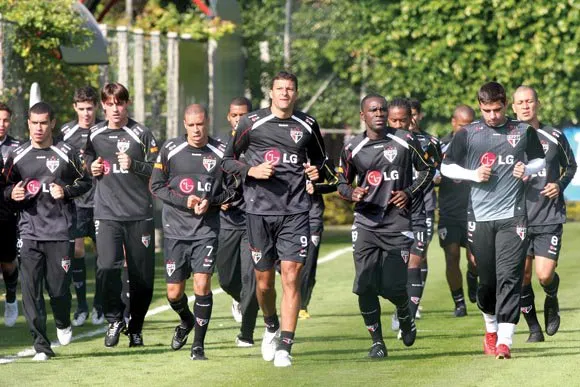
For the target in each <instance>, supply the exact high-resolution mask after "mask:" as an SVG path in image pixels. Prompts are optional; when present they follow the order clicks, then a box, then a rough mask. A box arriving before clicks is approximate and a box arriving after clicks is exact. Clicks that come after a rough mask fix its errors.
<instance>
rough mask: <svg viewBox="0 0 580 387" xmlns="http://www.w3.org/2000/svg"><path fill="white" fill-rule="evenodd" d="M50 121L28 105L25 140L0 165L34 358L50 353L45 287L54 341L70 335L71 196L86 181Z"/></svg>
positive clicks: (45, 108)
mask: <svg viewBox="0 0 580 387" xmlns="http://www.w3.org/2000/svg"><path fill="white" fill-rule="evenodd" d="M55 124H56V121H55V119H54V112H53V110H52V108H51V107H50V105H48V104H46V103H44V102H39V103H37V104H35V105H33V106H32V107H31V108H30V110H29V111H28V128H29V130H30V140H29V141H27V142H25V143H24V144H22V145H21V146H20V147H18V148H17V149H15V150H14V151H13V152H11V153H10V155H9V156H8V160H7V161H6V167H5V168H4V176H5V178H6V184H7V187H6V190H5V191H4V198H5V199H6V200H10V201H11V202H12V203H14V204H15V205H16V206H17V207H18V209H19V220H18V230H19V232H20V240H19V247H20V259H19V261H20V270H21V272H20V275H21V276H22V281H21V283H22V305H23V308H24V316H25V317H26V321H27V323H28V327H29V328H30V332H31V333H32V337H33V341H34V349H35V351H36V355H35V356H34V358H33V360H38V361H44V360H48V359H49V358H50V357H52V356H54V352H53V351H52V349H51V346H50V340H49V339H48V336H47V334H46V310H45V305H44V295H43V289H44V288H45V287H46V289H47V291H48V295H49V297H50V305H51V307H52V312H53V314H54V320H55V325H56V332H57V337H58V340H59V342H60V344H61V345H67V344H69V343H70V341H71V339H72V327H71V321H70V309H71V294H70V279H71V276H70V268H71V257H72V255H73V253H74V243H73V240H72V236H73V230H74V218H75V208H74V201H73V198H74V197H76V196H79V195H82V194H83V193H85V192H87V191H88V190H89V189H90V186H91V182H90V179H89V178H88V176H87V174H86V172H85V171H84V169H83V167H82V163H81V161H80V159H79V157H78V152H77V151H76V150H74V149H73V148H72V147H70V146H69V145H67V144H66V143H64V142H60V143H58V144H55V143H54V141H53V138H52V129H53V128H54V126H55Z"/></svg>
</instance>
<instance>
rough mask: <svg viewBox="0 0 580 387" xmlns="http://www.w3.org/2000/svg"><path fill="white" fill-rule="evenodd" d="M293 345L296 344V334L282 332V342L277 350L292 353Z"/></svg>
mask: <svg viewBox="0 0 580 387" xmlns="http://www.w3.org/2000/svg"><path fill="white" fill-rule="evenodd" d="M292 344H294V332H289V331H282V332H280V342H279V343H278V348H276V349H277V350H284V351H288V353H290V351H292Z"/></svg>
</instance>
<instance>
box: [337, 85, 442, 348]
mask: <svg viewBox="0 0 580 387" xmlns="http://www.w3.org/2000/svg"><path fill="white" fill-rule="evenodd" d="M387 113H388V117H389V118H388V122H389V125H396V126H400V127H408V125H409V123H410V120H411V107H410V106H409V104H408V102H407V101H406V100H404V99H395V100H393V101H392V102H391V104H390V105H389V107H387V101H386V100H385V98H384V97H382V96H381V95H378V94H370V95H367V96H366V97H365V98H363V100H362V102H361V112H360V117H361V119H362V120H363V121H364V123H365V126H366V131H365V132H363V133H361V134H359V135H357V136H355V137H354V138H353V139H352V140H350V141H349V142H348V143H347V144H346V146H345V147H344V148H343V150H342V153H341V157H340V168H339V172H340V174H339V183H338V192H339V194H340V196H341V197H342V198H344V199H346V200H349V201H352V202H355V209H354V210H355V214H354V215H355V216H354V224H353V226H352V242H353V247H354V254H353V255H354V264H355V279H354V285H353V292H354V293H355V294H357V295H358V302H359V308H360V311H361V314H362V316H363V319H364V322H365V325H366V327H367V329H368V331H369V333H370V335H371V338H372V341H373V344H372V346H371V349H370V351H369V353H368V356H369V357H370V358H377V359H379V358H384V357H386V356H387V348H386V346H385V343H384V341H383V334H382V325H381V306H380V303H379V297H378V296H379V295H380V296H381V297H383V298H386V299H388V300H389V301H391V302H392V303H393V304H394V305H395V306H396V308H397V316H398V320H399V325H400V328H401V330H402V339H403V343H404V344H405V345H406V346H411V345H413V343H414V342H415V337H416V335H417V329H416V327H415V319H414V315H413V314H412V313H410V308H409V296H408V294H407V264H408V263H409V249H410V248H411V245H412V244H413V233H412V226H411V200H412V198H413V196H414V195H418V194H420V193H421V192H422V191H423V190H424V189H425V187H426V186H427V185H428V184H429V182H430V181H431V179H432V178H433V174H434V172H435V170H434V168H432V167H431V165H430V164H429V161H428V158H427V157H424V153H423V151H422V150H421V145H420V144H419V143H418V141H417V140H416V139H415V137H414V136H413V135H412V134H410V133H409V132H407V131H404V130H399V129H395V128H392V127H387ZM413 167H414V168H415V170H416V171H417V172H418V176H417V178H416V179H415V180H413ZM355 180H356V181H357V186H356V187H355V186H353V184H354V181H355Z"/></svg>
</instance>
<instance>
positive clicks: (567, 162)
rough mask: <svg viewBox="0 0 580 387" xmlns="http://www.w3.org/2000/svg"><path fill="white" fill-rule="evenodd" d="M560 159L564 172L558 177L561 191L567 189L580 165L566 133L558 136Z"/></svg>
mask: <svg viewBox="0 0 580 387" xmlns="http://www.w3.org/2000/svg"><path fill="white" fill-rule="evenodd" d="M558 159H559V161H560V166H561V167H562V174H561V175H560V179H558V181H557V184H558V185H559V186H560V191H563V190H564V189H566V187H567V186H568V184H570V182H571V181H572V179H573V178H574V175H575V174H576V170H577V169H578V165H577V164H576V157H575V156H574V152H573V151H572V148H571V147H570V143H569V142H568V139H567V138H566V136H564V134H562V135H561V136H560V137H558Z"/></svg>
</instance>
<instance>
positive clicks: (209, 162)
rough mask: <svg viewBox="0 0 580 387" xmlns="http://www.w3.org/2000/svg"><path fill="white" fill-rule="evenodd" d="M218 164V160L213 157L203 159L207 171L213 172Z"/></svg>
mask: <svg viewBox="0 0 580 387" xmlns="http://www.w3.org/2000/svg"><path fill="white" fill-rule="evenodd" d="M216 164H217V160H216V159H215V157H213V156H206V157H204V158H203V167H204V168H205V170H206V171H208V172H211V170H212V169H213V168H214V167H215V165H216Z"/></svg>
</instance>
